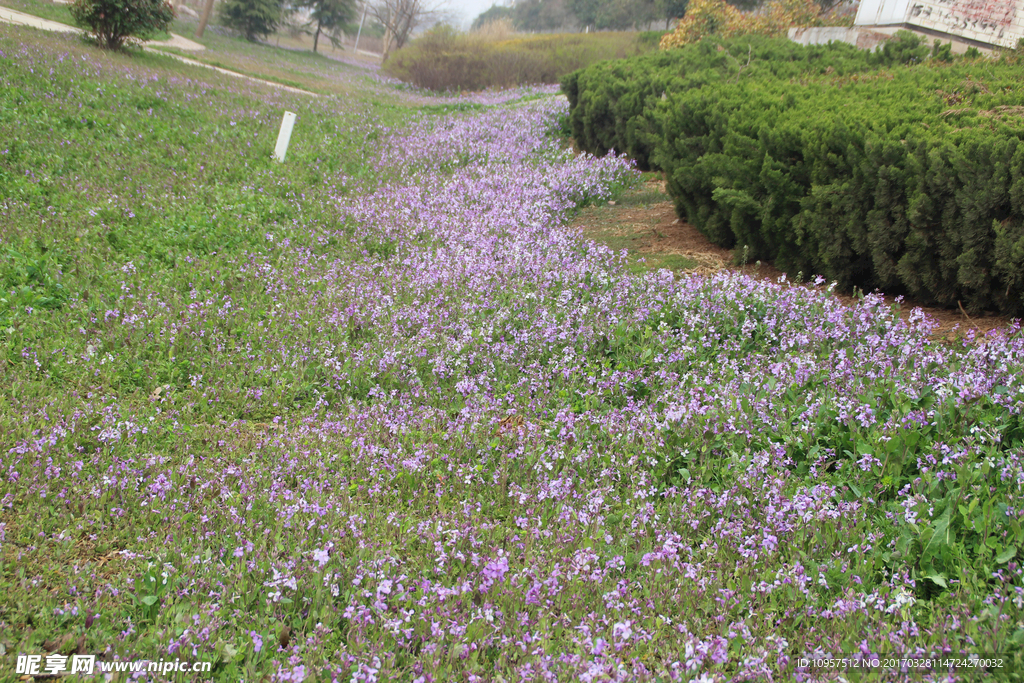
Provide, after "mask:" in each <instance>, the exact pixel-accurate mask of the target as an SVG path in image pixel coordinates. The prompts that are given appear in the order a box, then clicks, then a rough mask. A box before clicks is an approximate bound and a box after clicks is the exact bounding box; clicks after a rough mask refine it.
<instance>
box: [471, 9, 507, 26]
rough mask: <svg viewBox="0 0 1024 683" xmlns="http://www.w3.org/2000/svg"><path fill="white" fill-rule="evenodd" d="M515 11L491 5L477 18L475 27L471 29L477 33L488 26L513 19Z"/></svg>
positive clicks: (474, 22) (474, 21)
mask: <svg viewBox="0 0 1024 683" xmlns="http://www.w3.org/2000/svg"><path fill="white" fill-rule="evenodd" d="M513 14H515V11H514V10H513V9H512V8H511V7H505V6H504V5H491V6H490V8H489V9H486V10H484V11H483V12H481V13H480V14H478V15H477V16H476V19H474V20H473V25H472V26H470V28H471V29H472V30H474V31H476V30H477V29H479V28H483V27H484V26H486V25H487V24H490V23H491V22H494V21H499V20H501V19H512V18H513Z"/></svg>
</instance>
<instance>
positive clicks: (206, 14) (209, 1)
mask: <svg viewBox="0 0 1024 683" xmlns="http://www.w3.org/2000/svg"><path fill="white" fill-rule="evenodd" d="M212 9H213V0H206V6H205V7H203V18H202V19H200V20H199V28H197V29H196V38H202V37H203V31H205V30H206V22H208V21H209V20H210V11H211V10H212Z"/></svg>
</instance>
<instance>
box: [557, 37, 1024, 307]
mask: <svg viewBox="0 0 1024 683" xmlns="http://www.w3.org/2000/svg"><path fill="white" fill-rule="evenodd" d="M928 52H929V51H928V48H927V47H924V46H923V45H922V44H921V41H920V40H919V39H917V38H916V37H913V36H911V35H903V36H901V37H900V39H899V40H897V41H894V42H892V43H890V44H889V45H887V46H886V48H885V49H883V50H880V51H878V52H876V53H868V52H860V51H857V50H856V49H854V48H852V47H851V46H847V45H831V46H814V47H803V46H799V45H796V44H794V43H791V42H790V41H787V40H784V39H778V40H777V39H767V38H755V37H745V38H741V39H734V40H731V41H724V42H723V41H718V42H716V41H704V42H701V43H699V44H696V45H692V46H688V47H686V48H683V49H680V50H674V51H666V52H662V53H659V54H654V55H646V56H642V57H638V58H634V59H631V60H624V61H621V62H618V63H615V64H608V63H606V64H598V65H595V66H593V67H590V68H589V69H586V70H584V71H580V72H576V73H573V74H571V75H569V76H568V77H567V78H566V79H564V81H563V89H564V90H565V92H566V94H567V95H568V97H569V100H570V106H571V110H570V121H569V123H570V127H571V130H572V134H573V136H574V137H575V139H576V142H577V144H578V145H579V146H580V147H581V148H583V149H585V150H587V151H590V152H593V153H596V154H604V153H607V152H608V151H609V150H611V149H616V150H620V151H623V152H625V153H627V154H629V155H630V156H633V157H634V158H635V159H637V161H638V163H639V164H640V165H641V167H644V168H656V169H660V170H663V171H664V172H665V177H666V180H667V183H668V191H669V193H670V194H671V195H672V197H673V199H674V201H675V204H676V210H677V213H678V214H679V216H680V217H682V218H685V219H686V220H688V221H689V222H691V223H692V224H693V225H695V226H696V227H697V228H698V229H699V230H701V232H703V233H704V234H705V235H707V236H708V238H709V239H711V240H712V241H714V242H715V243H716V244H719V245H721V246H725V247H730V248H731V247H735V248H737V250H739V249H744V253H745V254H747V258H749V259H761V260H766V261H772V262H774V263H775V265H776V266H777V267H779V268H781V269H783V270H785V271H787V272H789V273H791V274H798V273H803V274H804V275H807V276H810V275H812V274H821V275H823V276H825V277H826V278H828V279H829V280H835V281H837V282H838V283H839V285H840V286H842V287H844V288H850V287H860V288H862V289H864V290H868V291H870V290H873V289H875V288H881V289H883V290H884V291H886V292H890V293H907V294H910V295H913V296H914V297H915V298H916V299H918V300H919V301H921V302H924V303H937V304H941V305H947V306H957V305H958V304H961V305H963V306H964V307H965V308H967V310H970V311H980V310H984V309H997V310H1000V311H1003V312H1006V313H1011V314H1019V313H1021V312H1024V276H1022V275H1021V273H1022V272H1024V143H1022V140H1024V119H1022V118H1021V113H1022V112H1024V96H1022V95H1021V94H1020V93H1019V90H1018V87H1017V86H1018V83H1019V77H1018V73H1019V65H1018V64H1016V63H1014V62H1013V61H1012V60H1005V61H1003V62H1000V63H995V64H986V66H985V68H984V71H982V70H981V69H980V68H979V64H978V63H977V62H976V61H969V60H958V61H956V62H954V63H952V64H950V63H948V62H946V61H945V60H946V59H947V58H948V56H947V55H945V54H944V53H942V52H941V51H938V50H936V53H937V54H935V55H934V56H935V57H936V59H932V60H927V61H925V62H924V63H922V60H924V59H926V58H927V56H928ZM982 73H984V78H982V79H981V80H977V79H976V77H977V76H979V75H980V74H982ZM704 86H709V87H704Z"/></svg>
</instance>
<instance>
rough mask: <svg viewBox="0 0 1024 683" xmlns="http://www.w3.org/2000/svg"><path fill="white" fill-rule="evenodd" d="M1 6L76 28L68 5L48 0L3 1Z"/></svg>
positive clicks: (0, 3)
mask: <svg viewBox="0 0 1024 683" xmlns="http://www.w3.org/2000/svg"><path fill="white" fill-rule="evenodd" d="M0 6H3V7H9V8H10V9H16V10H18V11H19V12H24V13H25V14H31V15H33V16H36V17H39V18H41V19H49V20H50V21H56V22H58V23H61V24H67V25H68V26H75V20H74V19H73V18H72V17H71V11H70V10H69V9H68V5H59V4H57V3H54V2H49V1H48V0H3V2H0Z"/></svg>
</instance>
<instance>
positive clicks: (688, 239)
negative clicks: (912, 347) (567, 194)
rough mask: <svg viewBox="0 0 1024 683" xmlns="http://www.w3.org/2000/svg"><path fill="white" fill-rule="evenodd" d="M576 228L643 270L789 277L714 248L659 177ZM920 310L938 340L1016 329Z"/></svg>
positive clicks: (590, 211)
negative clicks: (677, 205) (682, 214)
mask: <svg viewBox="0 0 1024 683" xmlns="http://www.w3.org/2000/svg"><path fill="white" fill-rule="evenodd" d="M572 225H573V226H574V227H576V228H578V229H579V230H580V231H581V232H583V234H584V235H586V236H587V237H589V238H590V239H593V240H595V241H598V242H602V243H604V244H607V245H608V246H609V247H611V248H612V249H614V250H621V249H626V250H627V251H628V252H629V255H630V260H631V261H632V263H633V267H634V268H635V269H638V270H642V269H659V268H668V269H669V270H672V271H674V272H677V273H685V274H696V275H709V274H712V273H716V272H719V271H722V270H729V271H733V272H741V273H744V274H746V275H750V276H752V277H756V278H761V279H766V280H772V281H775V282H778V281H779V279H780V278H781V277H782V276H783V275H784V273H783V272H782V271H780V270H778V269H777V268H775V267H774V266H772V265H771V264H769V263H761V262H755V263H747V264H744V265H740V264H738V263H737V262H736V259H735V258H734V256H733V253H732V252H731V251H730V250H728V249H723V248H722V247H719V246H717V245H715V244H712V243H711V242H710V241H709V240H708V238H707V237H705V236H704V235H702V234H701V233H700V232H699V231H698V230H697V228H695V227H694V226H692V225H690V224H689V223H687V222H686V221H684V220H682V219H680V218H678V217H676V214H675V209H674V207H673V205H672V202H671V201H669V197H668V195H667V194H666V193H665V183H664V181H663V180H660V179H656V178H649V179H646V180H645V181H644V182H643V183H642V184H641V186H640V187H638V188H637V189H634V190H631V191H630V192H628V193H627V194H626V195H625V196H623V197H622V198H620V199H619V200H618V201H616V202H608V203H606V204H603V205H600V206H591V207H588V208H586V209H584V210H583V211H581V212H580V214H579V215H578V216H577V217H576V218H575V219H574V220H573V222H572ZM836 296H837V297H838V298H839V299H840V300H841V301H843V302H844V303H848V304H851V305H852V304H853V303H855V302H856V301H857V300H858V297H857V296H856V295H855V293H854V292H837V293H836ZM885 299H886V301H887V302H888V303H889V304H891V305H896V304H897V301H896V297H894V296H888V295H885ZM915 308H921V309H922V310H924V312H925V313H927V314H928V315H929V316H930V317H931V318H933V319H934V320H935V321H936V322H938V325H939V326H938V328H937V329H936V330H935V332H934V334H933V336H934V337H937V338H944V339H948V340H949V341H953V340H955V339H958V338H960V337H963V336H964V335H966V334H968V333H969V332H971V331H973V332H974V334H975V335H977V336H982V335H984V334H986V333H988V332H990V331H992V330H998V329H1005V328H1010V327H1011V326H1012V325H1013V320H1012V319H1011V318H1009V317H1007V316H1002V315H995V314H991V315H968V314H967V313H966V312H965V311H964V310H963V309H952V310H951V309H947V308H939V307H935V306H922V305H920V304H918V303H917V302H915V301H913V300H912V299H909V298H904V299H903V300H902V302H901V303H899V311H900V315H901V316H903V317H904V318H906V317H909V315H910V313H911V311H913V310H914V309H915Z"/></svg>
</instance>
